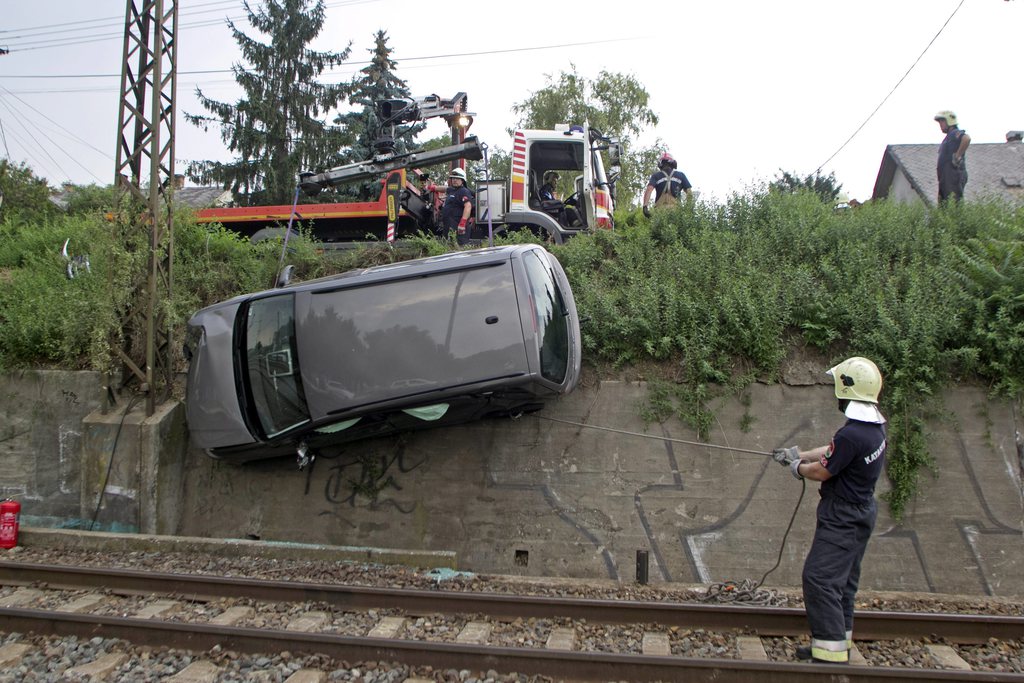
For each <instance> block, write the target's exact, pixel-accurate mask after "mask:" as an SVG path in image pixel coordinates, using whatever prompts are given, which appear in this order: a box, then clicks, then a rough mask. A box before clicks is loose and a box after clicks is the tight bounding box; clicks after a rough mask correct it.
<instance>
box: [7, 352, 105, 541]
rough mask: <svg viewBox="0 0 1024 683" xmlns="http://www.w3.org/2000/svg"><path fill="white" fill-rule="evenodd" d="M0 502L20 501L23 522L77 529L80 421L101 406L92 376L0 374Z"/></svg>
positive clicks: (36, 372)
mask: <svg viewBox="0 0 1024 683" xmlns="http://www.w3.org/2000/svg"><path fill="white" fill-rule="evenodd" d="M0 384H2V386H3V390H2V391H0V415H2V416H3V418H2V421H0V498H6V497H8V496H10V497H13V498H16V499H18V500H19V501H21V503H22V506H23V511H22V522H23V523H25V524H35V525H41V526H71V527H79V526H81V523H82V519H81V509H80V508H81V488H82V487H81V465H80V462H81V458H80V456H81V445H82V435H83V427H82V420H83V418H85V416H86V415H88V414H89V413H91V412H93V411H94V410H97V409H98V408H99V407H100V403H101V399H102V396H103V394H102V386H101V385H102V381H101V376H100V375H99V374H98V373H94V372H59V371H50V370H24V371H18V372H8V373H3V374H0Z"/></svg>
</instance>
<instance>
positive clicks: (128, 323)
mask: <svg viewBox="0 0 1024 683" xmlns="http://www.w3.org/2000/svg"><path fill="white" fill-rule="evenodd" d="M177 28H178V0H127V9H126V11H125V26H124V59H123V60H122V68H121V106H120V113H119V114H118V144H117V168H116V171H115V179H114V182H115V184H116V185H117V187H118V188H120V189H121V190H122V191H123V192H127V193H130V195H131V200H132V201H129V202H123V201H122V202H120V206H121V210H120V211H119V221H121V222H122V225H121V227H122V229H123V230H126V231H137V232H138V233H140V234H141V233H148V236H149V239H148V245H149V254H148V268H147V277H146V279H145V282H139V283H138V285H137V287H136V291H135V293H134V296H133V298H134V301H133V302H132V305H130V306H129V313H128V314H126V315H127V316H128V319H126V320H123V321H122V323H123V328H124V330H125V335H126V339H125V343H124V344H123V345H115V346H116V349H115V353H117V354H118V357H119V360H120V361H121V362H122V363H123V372H122V374H123V375H124V376H125V377H128V372H130V373H131V374H132V375H134V376H135V377H136V378H137V379H138V381H139V382H140V383H141V384H142V388H143V390H144V391H146V395H147V398H146V413H147V415H152V414H153V412H154V411H155V407H156V404H157V403H158V402H163V401H164V400H165V399H166V398H167V397H168V396H169V394H170V389H171V382H172V379H173V376H174V374H173V368H174V365H173V359H172V356H171V331H170V326H169V325H168V322H167V320H166V317H165V316H164V315H163V312H162V310H161V309H162V302H165V301H169V300H170V296H171V292H172V288H173V282H174V280H173V268H172V267H173V253H174V223H173V216H172V211H171V208H172V198H173V193H174V119H175V93H176V83H177V73H178V63H177ZM127 206H130V207H132V208H131V209H128V208H126V207H127ZM139 316H141V317H142V319H141V320H139ZM139 323H142V324H139ZM141 330H144V331H145V350H144V355H145V357H144V358H143V357H142V353H141V352H140V350H139V346H140V345H139V344H138V343H137V339H133V338H132V337H133V334H134V336H139V332H138V331H141ZM132 331H136V332H134V333H133V332H132ZM158 399H159V400H158Z"/></svg>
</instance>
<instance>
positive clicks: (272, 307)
mask: <svg viewBox="0 0 1024 683" xmlns="http://www.w3.org/2000/svg"><path fill="white" fill-rule="evenodd" d="M245 363H246V372H247V374H248V378H249V391H250V392H251V394H252V399H253V405H254V407H255V409H256V414H257V415H258V417H259V421H260V426H261V427H262V428H263V431H264V433H265V434H266V436H267V437H268V438H269V437H273V436H275V435H277V434H280V433H281V432H283V431H285V430H288V429H291V428H292V427H296V426H298V425H300V424H303V423H305V422H308V421H309V408H308V407H307V406H306V396H305V393H304V392H303V390H302V379H301V376H300V375H299V357H298V353H297V350H296V346H295V295H294V294H284V295H280V296H272V297H268V298H265V299H257V300H255V301H253V302H252V303H251V304H249V314H248V319H247V320H246V328H245Z"/></svg>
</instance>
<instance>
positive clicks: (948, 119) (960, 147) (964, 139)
mask: <svg viewBox="0 0 1024 683" xmlns="http://www.w3.org/2000/svg"><path fill="white" fill-rule="evenodd" d="M935 120H936V121H937V122H938V123H939V129H940V130H941V131H942V132H943V134H944V135H945V136H946V137H944V138H943V139H942V144H940V145H939V159H938V167H937V168H936V172H937V174H938V177H939V203H942V202H944V201H946V200H947V199H950V198H952V199H953V200H955V201H960V200H961V199H963V198H964V188H965V187H967V159H966V156H967V147H968V146H970V144H971V136H970V135H968V134H967V133H966V132H964V131H963V130H961V129H960V126H958V125H957V121H956V114H954V113H953V112H951V111H949V110H946V111H940V112H939V113H938V114H936V115H935Z"/></svg>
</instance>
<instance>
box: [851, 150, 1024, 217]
mask: <svg viewBox="0 0 1024 683" xmlns="http://www.w3.org/2000/svg"><path fill="white" fill-rule="evenodd" d="M938 154H939V146H938V145H937V144H936V145H931V144H929V145H889V146H887V147H886V148H885V153H884V154H883V155H882V165H881V166H880V167H879V169H878V176H877V177H876V179H875V189H874V192H873V193H872V195H871V198H872V199H881V198H884V197H887V196H888V195H889V188H890V187H892V183H893V180H894V178H895V176H896V171H897V170H901V171H903V173H904V175H905V176H906V177H907V180H908V181H910V184H911V186H912V187H913V188H914V190H915V191H916V192H917V194H918V195H919V196H920V197H921V199H923V200H924V201H925V202H926V203H928V204H934V203H935V202H936V200H937V198H938V195H939V180H938V177H937V176H936V173H935V164H936V160H937V159H938ZM992 198H994V199H1002V200H1004V201H1008V202H1010V203H1012V204H1024V145H1022V144H1021V143H1020V142H1019V141H1017V142H1002V143H998V142H991V143H987V142H983V143H971V146H970V148H969V149H968V150H967V187H966V188H965V190H964V199H965V200H967V201H978V200H983V199H992Z"/></svg>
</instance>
